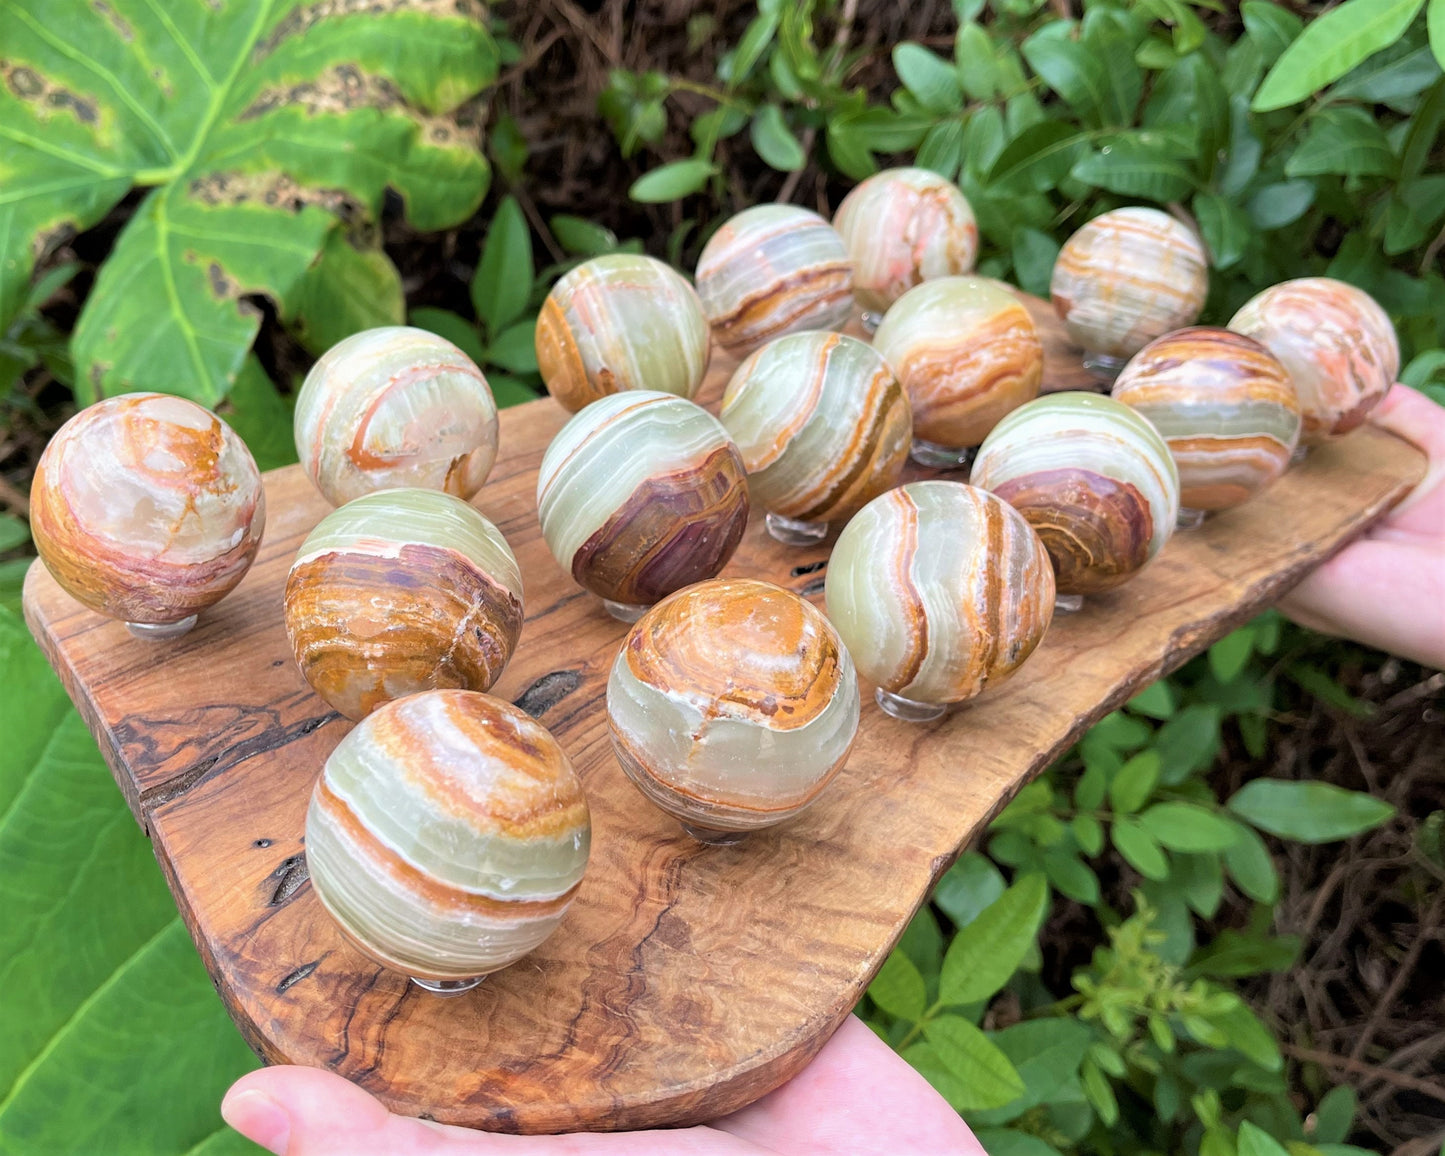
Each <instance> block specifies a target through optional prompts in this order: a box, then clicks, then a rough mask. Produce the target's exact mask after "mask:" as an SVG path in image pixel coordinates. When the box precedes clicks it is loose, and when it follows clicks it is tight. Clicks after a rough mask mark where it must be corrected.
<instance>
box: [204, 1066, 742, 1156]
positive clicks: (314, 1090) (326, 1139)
mask: <svg viewBox="0 0 1445 1156" xmlns="http://www.w3.org/2000/svg"><path fill="white" fill-rule="evenodd" d="M221 1115H222V1117H223V1118H224V1119H225V1121H226V1123H227V1124H229V1125H230V1126H231V1127H232V1128H234V1129H236V1131H238V1132H240V1133H241V1134H242V1135H243V1136H245V1137H247V1138H248V1139H250V1140H252V1141H254V1142H255V1143H257V1144H260V1145H261V1146H262V1147H263V1148H266V1149H268V1150H270V1151H271V1152H274V1153H276V1154H277V1156H614V1154H615V1156H759V1150H758V1149H757V1148H756V1147H755V1146H754V1145H752V1144H750V1143H745V1142H743V1141H740V1140H738V1139H736V1138H734V1137H732V1136H729V1135H727V1134H726V1133H722V1132H717V1131H714V1130H713V1129H711V1128H679V1129H676V1130H674V1131H667V1132H617V1133H600V1134H586V1133H580V1134H576V1135H570V1136H498V1135H492V1134H489V1133H486V1132H476V1131H473V1130H471V1129H470V1128H454V1127H450V1126H449V1125H446V1124H435V1123H432V1122H431V1121H428V1120H414V1119H411V1118H409V1117H406V1116H394V1115H392V1114H391V1113H390V1112H388V1111H387V1110H386V1108H385V1107H384V1106H383V1105H382V1104H381V1103H380V1102H379V1101H377V1100H376V1099H374V1098H373V1097H372V1096H370V1095H368V1094H367V1093H366V1092H364V1091H363V1090H362V1089H360V1088H358V1087H357V1086H356V1085H355V1084H353V1083H351V1082H350V1081H348V1080H344V1079H342V1078H341V1077H340V1076H338V1075H335V1074H334V1073H331V1072H324V1071H321V1070H320V1069H319V1068H304V1067H286V1066H279V1067H273V1068H263V1069H261V1070H260V1071H258V1072H251V1073H250V1074H248V1075H245V1076H242V1077H241V1079H239V1080H237V1081H236V1083H235V1084H234V1085H232V1087H231V1090H230V1091H229V1092H227V1093H226V1098H225V1099H224V1100H223V1101H222V1103H221Z"/></svg>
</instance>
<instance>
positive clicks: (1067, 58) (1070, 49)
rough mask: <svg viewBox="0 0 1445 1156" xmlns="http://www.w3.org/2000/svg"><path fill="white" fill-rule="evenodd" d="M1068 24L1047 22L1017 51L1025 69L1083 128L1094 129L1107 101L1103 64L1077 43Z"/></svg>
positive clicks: (1069, 22) (1063, 21)
mask: <svg viewBox="0 0 1445 1156" xmlns="http://www.w3.org/2000/svg"><path fill="white" fill-rule="evenodd" d="M1075 30H1076V26H1075V24H1074V23H1073V21H1070V20H1055V21H1050V22H1049V23H1047V24H1045V25H1044V26H1043V27H1042V28H1040V29H1039V30H1038V31H1037V32H1035V33H1034V34H1033V35H1032V36H1030V37H1029V38H1028V39H1027V40H1025V41H1024V42H1023V44H1022V46H1021V47H1020V51H1022V52H1023V55H1024V59H1025V60H1027V61H1028V64H1029V67H1030V68H1032V69H1033V70H1034V72H1036V73H1038V75H1039V76H1041V77H1042V78H1043V81H1044V83H1045V84H1047V85H1048V86H1049V87H1050V88H1052V89H1053V90H1054V91H1055V92H1057V93H1058V94H1059V96H1060V97H1062V98H1063V100H1064V102H1065V103H1066V104H1067V105H1069V107H1070V108H1072V109H1073V110H1074V111H1075V112H1076V113H1077V114H1078V115H1079V116H1080V118H1081V119H1083V121H1084V122H1085V123H1086V124H1089V125H1098V124H1099V123H1100V122H1101V111H1102V110H1103V109H1104V108H1105V106H1106V104H1107V103H1108V102H1109V101H1110V99H1111V97H1110V92H1109V77H1108V74H1107V68H1106V65H1105V63H1104V61H1103V60H1102V59H1101V58H1100V57H1099V56H1098V55H1097V54H1096V53H1094V52H1092V51H1090V49H1089V47H1087V46H1085V45H1084V44H1083V43H1082V42H1081V41H1080V40H1078V39H1075Z"/></svg>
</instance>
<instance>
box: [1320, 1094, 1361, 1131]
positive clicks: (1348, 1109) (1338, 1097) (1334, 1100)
mask: <svg viewBox="0 0 1445 1156" xmlns="http://www.w3.org/2000/svg"><path fill="white" fill-rule="evenodd" d="M1358 1107H1359V1101H1358V1099H1357V1098H1356V1096H1355V1090H1354V1088H1352V1087H1350V1085H1349V1084H1339V1085H1337V1086H1335V1087H1333V1088H1331V1089H1330V1090H1329V1091H1328V1092H1326V1093H1325V1094H1324V1096H1323V1097H1322V1098H1321V1099H1320V1102H1319V1104H1318V1106H1317V1107H1316V1108H1315V1111H1314V1117H1315V1129H1314V1140H1315V1142H1316V1143H1319V1144H1342V1143H1344V1142H1345V1141H1346V1140H1347V1139H1349V1135H1350V1127H1351V1125H1353V1124H1354V1122H1355V1112H1356V1110H1357V1109H1358Z"/></svg>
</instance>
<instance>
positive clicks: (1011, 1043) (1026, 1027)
mask: <svg viewBox="0 0 1445 1156" xmlns="http://www.w3.org/2000/svg"><path fill="white" fill-rule="evenodd" d="M992 1038H993V1042H994V1044H995V1045H996V1046H997V1047H998V1049H999V1051H1001V1052H1002V1053H1003V1054H1004V1055H1005V1056H1007V1057H1008V1059H1009V1061H1010V1062H1011V1063H1012V1064H1013V1065H1014V1068H1015V1070H1017V1072H1018V1074H1019V1078H1020V1079H1022V1080H1023V1083H1024V1091H1023V1094H1022V1095H1020V1096H1019V1097H1018V1098H1017V1099H1014V1100H1011V1101H1010V1102H1009V1103H1008V1104H1005V1105H1004V1106H1003V1107H1001V1108H996V1109H994V1110H992V1111H988V1112H978V1113H973V1114H970V1117H969V1121H970V1123H971V1124H973V1125H974V1126H975V1127H977V1126H978V1125H990V1124H1005V1123H1007V1122H1008V1121H1010V1120H1013V1119H1016V1118H1017V1117H1019V1116H1020V1115H1022V1114H1023V1113H1024V1112H1026V1111H1028V1110H1029V1109H1030V1108H1032V1107H1034V1106H1035V1105H1037V1104H1043V1103H1046V1102H1048V1101H1049V1100H1051V1099H1053V1098H1054V1097H1055V1096H1056V1095H1058V1094H1059V1092H1060V1091H1061V1090H1062V1089H1063V1088H1064V1087H1065V1086H1066V1085H1067V1084H1068V1083H1069V1082H1070V1081H1072V1080H1073V1079H1075V1078H1076V1077H1077V1076H1078V1072H1079V1064H1080V1063H1081V1062H1082V1061H1083V1059H1084V1055H1085V1053H1086V1052H1087V1051H1088V1050H1089V1044H1090V1043H1091V1042H1092V1040H1093V1038H1094V1032H1093V1031H1092V1029H1090V1028H1089V1027H1088V1026H1087V1025H1085V1024H1082V1023H1080V1022H1079V1021H1078V1020H1076V1019H1069V1018H1063V1017H1053V1016H1050V1017H1047V1018H1043V1019H1036V1020H1025V1021H1024V1022H1022V1023H1017V1024H1014V1025H1012V1026H1011V1027H1007V1028H1004V1029H1003V1030H1002V1031H998V1032H994V1033H993V1037H992ZM990 1156H993V1154H992V1152H990Z"/></svg>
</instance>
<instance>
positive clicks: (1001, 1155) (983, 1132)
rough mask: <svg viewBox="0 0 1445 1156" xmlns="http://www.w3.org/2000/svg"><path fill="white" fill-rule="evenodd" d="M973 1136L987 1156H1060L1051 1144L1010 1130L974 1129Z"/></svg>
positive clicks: (1030, 1135) (1028, 1134)
mask: <svg viewBox="0 0 1445 1156" xmlns="http://www.w3.org/2000/svg"><path fill="white" fill-rule="evenodd" d="M973 1135H974V1139H975V1140H977V1141H978V1142H979V1144H980V1145H981V1146H982V1148H983V1150H984V1151H985V1152H987V1153H988V1156H1060V1153H1059V1150H1058V1149H1057V1148H1055V1147H1054V1146H1053V1145H1052V1144H1048V1143H1045V1142H1044V1141H1043V1140H1040V1139H1039V1138H1038V1137H1037V1136H1034V1135H1032V1134H1030V1133H1028V1132H1016V1131H1014V1130H1013V1129H1012V1128H975V1129H974V1130H973Z"/></svg>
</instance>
